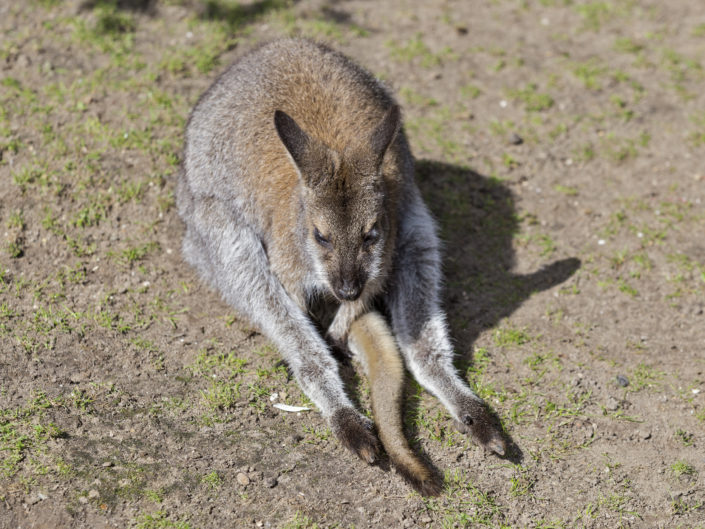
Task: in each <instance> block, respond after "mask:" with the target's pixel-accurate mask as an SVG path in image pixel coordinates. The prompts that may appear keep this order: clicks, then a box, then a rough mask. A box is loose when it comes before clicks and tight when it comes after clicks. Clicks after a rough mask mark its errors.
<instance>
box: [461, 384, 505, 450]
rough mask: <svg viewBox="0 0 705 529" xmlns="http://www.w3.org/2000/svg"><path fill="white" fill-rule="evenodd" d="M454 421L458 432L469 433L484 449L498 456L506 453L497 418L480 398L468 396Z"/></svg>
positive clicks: (502, 434) (503, 437)
mask: <svg viewBox="0 0 705 529" xmlns="http://www.w3.org/2000/svg"><path fill="white" fill-rule="evenodd" d="M454 422H455V427H456V428H457V429H458V430H459V431H460V432H462V433H464V434H467V435H470V436H471V437H472V438H473V440H474V441H475V442H476V443H477V444H479V445H480V446H482V447H483V448H485V449H486V450H489V451H491V452H495V453H496V454H498V455H500V456H503V455H504V454H505V453H506V451H507V442H506V440H505V436H504V433H503V431H502V427H501V425H500V424H499V420H498V419H497V417H496V416H494V414H493V413H491V412H490V410H489V409H488V408H487V405H486V404H485V403H484V402H482V400H480V399H476V398H471V397H469V398H468V399H467V400H466V402H464V403H463V406H462V408H461V410H460V413H459V419H456V420H455V421H454Z"/></svg>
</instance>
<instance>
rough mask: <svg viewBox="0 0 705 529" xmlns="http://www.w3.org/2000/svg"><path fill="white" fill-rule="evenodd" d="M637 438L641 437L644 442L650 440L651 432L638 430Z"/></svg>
mask: <svg viewBox="0 0 705 529" xmlns="http://www.w3.org/2000/svg"><path fill="white" fill-rule="evenodd" d="M639 437H641V438H642V439H644V440H646V439H651V432H650V431H649V430H640V431H639Z"/></svg>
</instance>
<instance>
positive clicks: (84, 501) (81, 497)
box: [78, 496, 88, 503]
mask: <svg viewBox="0 0 705 529" xmlns="http://www.w3.org/2000/svg"><path fill="white" fill-rule="evenodd" d="M78 502H79V503H88V498H86V497H85V496H79V497H78Z"/></svg>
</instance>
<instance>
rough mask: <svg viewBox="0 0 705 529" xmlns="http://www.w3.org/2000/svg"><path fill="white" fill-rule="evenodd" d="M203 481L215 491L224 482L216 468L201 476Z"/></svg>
mask: <svg viewBox="0 0 705 529" xmlns="http://www.w3.org/2000/svg"><path fill="white" fill-rule="evenodd" d="M201 483H203V484H204V485H206V486H207V487H208V488H209V489H210V490H212V491H214V490H218V489H219V488H220V486H221V485H222V484H223V478H221V477H220V476H219V475H218V473H217V472H216V471H215V470H214V471H212V472H209V473H208V474H205V475H204V476H203V477H201Z"/></svg>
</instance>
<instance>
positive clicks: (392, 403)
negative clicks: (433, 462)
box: [348, 312, 443, 496]
mask: <svg viewBox="0 0 705 529" xmlns="http://www.w3.org/2000/svg"><path fill="white" fill-rule="evenodd" d="M348 345H349V347H350V349H351V351H353V352H354V353H355V355H356V356H357V357H358V358H359V359H360V360H361V362H363V364H364V365H365V368H366V371H367V375H368V377H369V380H370V388H371V397H372V412H373V413H374V418H375V423H376V425H377V432H378V434H379V438H380V440H381V441H382V445H383V446H384V449H385V450H386V452H387V455H388V456H389V459H391V461H392V463H393V464H394V466H395V467H396V469H397V471H398V472H399V473H400V474H401V475H402V476H403V477H404V479H406V481H408V482H409V483H410V484H411V485H412V486H413V487H414V488H415V489H416V490H417V491H418V492H419V493H420V494H422V495H424V496H436V495H438V494H440V492H441V489H442V487H443V483H442V480H441V479H439V477H438V476H437V475H436V473H435V472H434V471H433V470H431V468H429V466H428V465H427V464H426V463H424V462H423V461H422V460H421V458H419V456H417V455H416V454H415V453H414V452H412V450H411V448H409V444H408V443H407V441H406V438H405V437H404V431H403V428H402V416H401V415H402V414H401V403H402V390H403V386H404V365H403V363H402V360H401V356H400V354H399V350H398V349H397V344H396V342H395V340H394V337H393V336H392V333H391V331H390V330H389V327H388V325H387V323H386V322H385V321H384V318H382V316H381V315H380V314H379V313H378V312H368V313H366V314H365V315H363V316H361V317H360V318H358V319H357V320H355V322H354V323H353V324H352V325H351V327H350V334H349V338H348Z"/></svg>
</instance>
